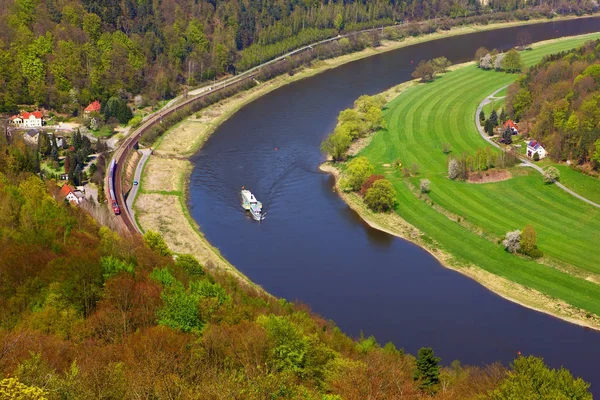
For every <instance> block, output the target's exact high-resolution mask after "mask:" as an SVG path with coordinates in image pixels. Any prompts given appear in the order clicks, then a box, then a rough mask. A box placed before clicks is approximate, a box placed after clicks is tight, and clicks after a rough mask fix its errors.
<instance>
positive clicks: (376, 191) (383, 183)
mask: <svg viewBox="0 0 600 400" xmlns="http://www.w3.org/2000/svg"><path fill="white" fill-rule="evenodd" d="M365 204H366V205H367V207H369V208H370V209H371V210H373V211H375V212H385V211H390V210H392V209H393V208H394V207H395V206H396V190H395V189H394V186H393V185H392V183H391V182H390V181H388V180H387V179H379V180H377V181H375V182H374V183H373V186H371V188H370V189H369V190H367V193H366V194H365Z"/></svg>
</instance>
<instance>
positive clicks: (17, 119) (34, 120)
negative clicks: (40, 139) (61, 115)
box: [8, 111, 44, 128]
mask: <svg viewBox="0 0 600 400" xmlns="http://www.w3.org/2000/svg"><path fill="white" fill-rule="evenodd" d="M8 120H9V121H10V123H12V124H13V125H17V126H20V127H24V128H40V127H41V126H42V125H43V124H44V114H42V112H41V111H34V112H32V113H29V112H24V113H21V114H19V115H13V116H12V117H10V118H9V119H8Z"/></svg>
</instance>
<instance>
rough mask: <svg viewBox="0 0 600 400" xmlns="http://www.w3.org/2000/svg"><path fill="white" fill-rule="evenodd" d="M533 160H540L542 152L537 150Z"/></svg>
mask: <svg viewBox="0 0 600 400" xmlns="http://www.w3.org/2000/svg"><path fill="white" fill-rule="evenodd" d="M533 161H540V153H538V152H537V151H536V152H535V153H534V154H533Z"/></svg>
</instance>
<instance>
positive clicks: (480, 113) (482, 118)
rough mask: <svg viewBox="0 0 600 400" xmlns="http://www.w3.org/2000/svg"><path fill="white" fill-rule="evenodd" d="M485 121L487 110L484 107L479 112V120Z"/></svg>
mask: <svg viewBox="0 0 600 400" xmlns="http://www.w3.org/2000/svg"><path fill="white" fill-rule="evenodd" d="M484 121H485V112H483V109H482V110H481V111H480V112H479V122H481V123H483V122H484Z"/></svg>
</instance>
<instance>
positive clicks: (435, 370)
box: [414, 347, 441, 393]
mask: <svg viewBox="0 0 600 400" xmlns="http://www.w3.org/2000/svg"><path fill="white" fill-rule="evenodd" d="M440 361H441V358H439V357H436V356H435V355H434V354H433V349H432V348H431V347H421V348H420V349H419V353H418V358H417V370H416V371H415V375H414V379H415V380H416V381H419V382H420V387H421V390H423V391H424V392H430V393H432V392H435V385H437V384H438V383H439V381H440V366H439V363H440Z"/></svg>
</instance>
